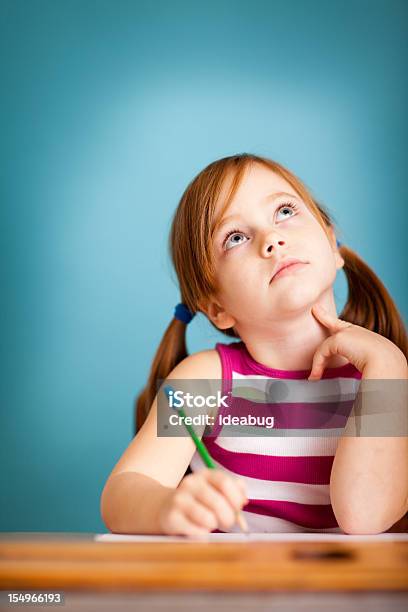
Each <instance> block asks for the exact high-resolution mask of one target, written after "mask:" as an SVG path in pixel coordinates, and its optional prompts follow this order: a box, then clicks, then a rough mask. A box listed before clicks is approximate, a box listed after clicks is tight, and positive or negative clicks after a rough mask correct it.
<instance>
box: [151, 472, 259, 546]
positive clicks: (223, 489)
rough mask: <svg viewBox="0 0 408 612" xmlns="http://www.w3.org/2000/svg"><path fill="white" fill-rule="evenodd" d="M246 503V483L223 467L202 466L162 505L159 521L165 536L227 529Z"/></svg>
mask: <svg viewBox="0 0 408 612" xmlns="http://www.w3.org/2000/svg"><path fill="white" fill-rule="evenodd" d="M247 503H248V498H247V496H246V493H245V485H244V483H243V481H242V480H241V479H239V478H236V477H232V476H230V475H229V474H226V473H225V472H223V471H222V470H219V469H212V468H203V469H202V470H200V471H199V472H194V473H193V474H188V476H185V477H184V478H183V480H182V481H181V482H180V484H179V486H178V487H177V489H175V490H174V491H172V492H171V494H170V496H169V497H168V498H167V500H166V502H165V504H164V505H163V507H162V508H161V511H160V515H159V523H160V527H161V529H162V531H163V533H165V534H167V535H176V534H179V535H200V534H206V533H208V532H210V531H212V530H214V529H218V528H221V529H228V528H229V527H231V526H232V525H234V523H235V521H236V513H237V512H238V511H239V510H240V509H241V508H242V506H244V505H246V504H247Z"/></svg>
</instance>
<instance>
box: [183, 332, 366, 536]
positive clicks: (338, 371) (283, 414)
mask: <svg viewBox="0 0 408 612" xmlns="http://www.w3.org/2000/svg"><path fill="white" fill-rule="evenodd" d="M215 348H216V349H217V351H218V353H219V355H220V358H221V364H222V394H223V395H226V396H227V397H229V400H227V403H228V407H227V408H226V407H224V406H221V407H220V408H219V409H218V412H217V415H216V418H215V424H214V427H213V428H212V430H211V432H210V433H206V432H204V435H203V438H202V440H203V442H204V444H205V445H206V447H207V449H208V451H209V453H210V455H211V457H212V458H213V460H214V463H215V465H216V467H217V468H218V469H220V470H223V471H225V472H227V473H228V474H231V475H232V476H239V477H240V478H241V479H242V480H243V481H244V482H245V485H246V492H247V495H248V499H249V502H248V504H247V505H246V506H244V507H243V510H242V512H243V514H244V516H245V518H246V520H247V523H248V527H249V530H250V531H251V532H262V533H269V532H310V531H311V532H314V531H323V532H329V533H330V532H334V533H341V529H340V527H339V526H338V523H337V521H336V518H335V515H334V512H333V509H332V506H331V503H330V491H329V488H330V473H331V468H332V464H333V460H334V456H335V452H336V448H337V444H338V441H339V437H340V436H341V433H342V431H343V429H344V426H345V424H346V422H347V417H348V415H349V414H350V411H351V409H352V406H353V403H354V399H355V396H356V394H357V391H358V387H359V380H360V379H361V373H360V372H359V371H358V370H357V369H356V368H355V367H354V366H353V365H352V364H351V363H347V364H346V365H343V366H340V367H337V368H326V369H325V370H324V372H323V375H322V377H321V379H320V380H319V381H308V380H307V377H308V376H309V374H310V370H277V369H272V368H269V367H267V366H265V365H263V364H260V363H258V362H257V361H255V360H254V359H253V358H252V357H251V355H250V354H249V352H248V350H247V348H246V346H245V344H244V343H243V342H232V343H230V344H223V343H217V344H216V347H215ZM284 381H286V382H284ZM288 381H290V382H288ZM237 390H238V391H237ZM265 398H266V400H265ZM249 414H251V415H254V417H253V418H255V417H256V416H257V415H258V416H259V415H260V414H262V416H265V415H269V417H270V416H271V415H272V416H273V428H271V427H270V426H269V428H267V427H266V425H262V424H255V425H253V426H252V425H245V427H244V429H243V428H242V425H241V422H242V421H236V423H239V425H236V426H235V427H234V426H231V425H230V424H229V423H230V421H228V418H227V419H226V418H225V417H228V416H229V417H230V420H231V417H233V416H235V417H238V418H239V419H241V418H242V417H243V416H244V417H245V416H246V417H248V415H249ZM220 415H221V416H222V419H220ZM269 420H270V419H269ZM259 421H262V419H259ZM226 422H228V426H226V425H225V423H226ZM264 422H265V423H266V422H267V419H266V418H265V421H264ZM234 431H235V435H234ZM245 434H250V435H245ZM304 434H306V435H304ZM190 467H191V470H192V471H193V472H195V471H198V470H201V469H203V462H202V460H201V457H200V456H199V454H198V452H197V451H196V452H195V453H194V455H193V457H192V459H191V462H190ZM219 531H220V530H218V529H215V530H214V532H219ZM238 531H240V528H239V526H238V525H237V524H235V525H233V526H232V527H231V529H229V532H238Z"/></svg>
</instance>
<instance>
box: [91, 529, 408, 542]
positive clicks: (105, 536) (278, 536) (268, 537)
mask: <svg viewBox="0 0 408 612" xmlns="http://www.w3.org/2000/svg"><path fill="white" fill-rule="evenodd" d="M94 539H95V540H96V541H97V542H194V543H197V542H204V543H212V542H265V541H266V542H342V541H343V542H380V541H383V540H384V541H395V540H402V541H408V533H379V534H375V535H373V534H370V535H349V534H346V533H344V534H342V533H319V532H317V533H248V534H246V533H208V534H206V535H203V536H182V535H180V536H166V535H125V534H116V533H98V534H96V535H95V538H94Z"/></svg>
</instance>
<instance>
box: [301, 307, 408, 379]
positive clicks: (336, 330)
mask: <svg viewBox="0 0 408 612" xmlns="http://www.w3.org/2000/svg"><path fill="white" fill-rule="evenodd" d="M312 314H313V315H314V316H315V318H316V319H317V320H318V321H319V323H321V324H322V325H324V326H325V327H326V328H327V329H328V330H329V331H330V334H331V335H330V336H329V337H328V338H326V339H325V340H324V341H323V342H322V344H321V345H320V346H319V348H318V349H317V351H316V352H315V354H314V356H313V363H312V369H311V373H310V375H309V377H308V380H319V379H320V378H321V376H322V374H323V370H324V367H325V364H326V363H327V361H328V359H329V357H330V356H332V355H342V356H343V357H345V358H346V359H348V361H349V362H350V363H352V364H353V365H354V366H355V367H356V368H357V369H358V370H359V371H360V372H362V373H363V372H364V370H365V368H367V366H368V365H369V364H370V365H371V364H374V363H375V364H380V365H381V364H394V363H395V364H396V363H403V361H405V362H406V360H405V355H404V354H403V353H402V351H400V349H399V348H398V347H397V346H396V345H395V344H394V343H393V342H391V341H390V340H388V338H385V337H384V336H381V334H377V333H375V332H373V331H370V330H368V329H366V328H365V327H361V326H360V325H354V324H353V323H348V322H347V321H343V320H342V319H338V318H337V317H333V316H332V315H331V314H330V313H328V312H327V310H326V309H325V308H323V307H322V306H321V305H320V304H314V305H313V306H312Z"/></svg>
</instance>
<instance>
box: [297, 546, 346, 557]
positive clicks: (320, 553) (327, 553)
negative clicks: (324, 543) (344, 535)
mask: <svg viewBox="0 0 408 612" xmlns="http://www.w3.org/2000/svg"><path fill="white" fill-rule="evenodd" d="M291 556H292V557H294V558H295V559H354V554H353V553H352V552H351V551H349V550H340V549H337V550H336V549H334V550H318V549H315V548H310V549H299V550H294V551H292V555H291Z"/></svg>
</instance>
